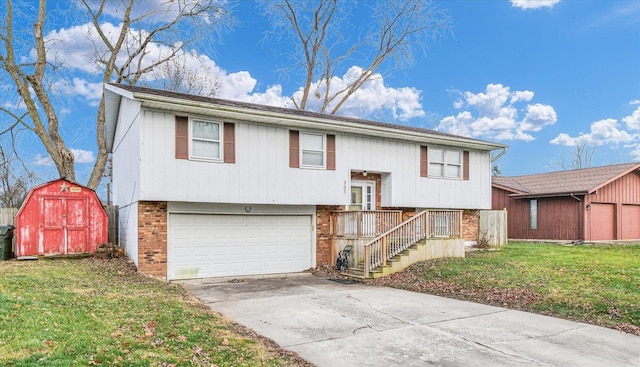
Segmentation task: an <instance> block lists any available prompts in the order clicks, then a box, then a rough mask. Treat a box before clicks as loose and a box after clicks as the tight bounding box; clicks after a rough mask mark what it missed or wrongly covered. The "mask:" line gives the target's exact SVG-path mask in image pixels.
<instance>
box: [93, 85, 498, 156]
mask: <svg viewBox="0 0 640 367" xmlns="http://www.w3.org/2000/svg"><path fill="white" fill-rule="evenodd" d="M105 97H106V111H105V116H106V124H105V125H106V126H105V129H106V136H107V145H108V147H107V148H108V150H109V151H111V149H112V144H113V138H114V133H115V125H116V123H117V118H118V111H119V104H120V99H121V98H122V97H126V98H130V99H135V100H138V101H141V102H142V105H143V106H146V107H149V108H157V109H166V110H172V111H174V112H177V113H180V112H181V113H192V114H211V115H215V116H217V117H221V118H237V119H241V120H243V121H254V122H264V123H271V124H277V125H282V126H304V127H310V128H314V127H315V128H326V129H331V130H334V131H343V132H351V133H359V134H365V135H374V136H386V137H391V138H398V139H405V140H414V141H419V142H424V143H429V142H430V143H433V142H438V141H439V142H440V143H442V144H445V143H449V144H452V143H453V144H456V145H459V146H465V147H470V148H474V149H479V150H485V151H491V150H494V149H505V148H506V147H507V146H506V145H504V144H500V143H494V142H489V141H484V140H479V139H473V138H468V137H463V136H459V135H453V134H447V133H442V132H438V131H435V130H430V129H425V128H420V127H415V126H407V125H398V124H391V123H384V122H377V121H370V120H363V119H357V118H353V117H345V116H336V115H327V114H322V113H317V112H310V111H302V110H295V109H290V108H282V107H274V106H266V105H259V104H254V103H246V102H239V101H231V100H225V99H219V98H210V97H203V96H196V95H189V94H183V93H176V92H170V91H165V90H159V89H152V88H145V87H138V86H132V85H126V84H113V83H109V84H105ZM249 116H251V117H252V119H248V118H247V117H249Z"/></svg>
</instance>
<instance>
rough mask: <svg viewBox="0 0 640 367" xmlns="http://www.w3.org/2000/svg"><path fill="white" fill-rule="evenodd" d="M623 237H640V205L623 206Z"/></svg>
mask: <svg viewBox="0 0 640 367" xmlns="http://www.w3.org/2000/svg"><path fill="white" fill-rule="evenodd" d="M622 239H623V240H637V239H640V205H623V206H622Z"/></svg>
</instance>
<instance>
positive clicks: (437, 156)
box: [429, 147, 462, 178]
mask: <svg viewBox="0 0 640 367" xmlns="http://www.w3.org/2000/svg"><path fill="white" fill-rule="evenodd" d="M429 177H445V178H462V151H461V150H452V149H444V148H431V147H429Z"/></svg>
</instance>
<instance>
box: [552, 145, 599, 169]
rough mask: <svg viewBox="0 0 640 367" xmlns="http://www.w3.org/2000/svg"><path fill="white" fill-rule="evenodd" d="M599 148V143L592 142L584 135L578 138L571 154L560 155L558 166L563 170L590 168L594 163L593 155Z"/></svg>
mask: <svg viewBox="0 0 640 367" xmlns="http://www.w3.org/2000/svg"><path fill="white" fill-rule="evenodd" d="M597 148H598V145H597V144H596V143H590V142H589V141H588V139H586V138H584V137H582V138H578V139H576V141H575V145H574V146H573V147H572V150H571V151H570V153H569V156H568V157H566V156H561V157H560V159H559V160H558V162H557V167H558V168H559V169H561V170H567V169H581V168H589V167H591V166H592V164H593V156H594V155H595V153H596V149H597Z"/></svg>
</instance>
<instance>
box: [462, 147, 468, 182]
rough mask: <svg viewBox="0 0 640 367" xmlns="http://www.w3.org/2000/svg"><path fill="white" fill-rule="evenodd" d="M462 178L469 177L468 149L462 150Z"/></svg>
mask: <svg viewBox="0 0 640 367" xmlns="http://www.w3.org/2000/svg"><path fill="white" fill-rule="evenodd" d="M462 179H463V180H468V179H469V151H467V150H465V151H463V152H462Z"/></svg>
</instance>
